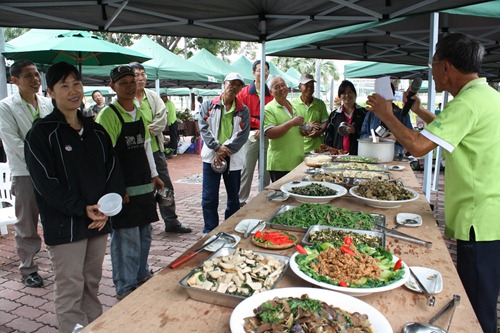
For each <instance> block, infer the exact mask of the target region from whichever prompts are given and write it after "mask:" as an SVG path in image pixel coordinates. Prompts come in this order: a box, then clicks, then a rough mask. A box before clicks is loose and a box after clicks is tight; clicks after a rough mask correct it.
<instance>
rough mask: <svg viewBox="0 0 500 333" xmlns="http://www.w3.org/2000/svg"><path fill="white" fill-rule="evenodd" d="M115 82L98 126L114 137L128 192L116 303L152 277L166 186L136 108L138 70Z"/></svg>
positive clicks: (116, 262) (115, 258) (115, 238)
mask: <svg viewBox="0 0 500 333" xmlns="http://www.w3.org/2000/svg"><path fill="white" fill-rule="evenodd" d="M110 77H111V83H110V87H111V88H112V89H113V90H114V91H115V92H116V99H115V100H114V101H113V102H112V103H111V104H110V105H109V106H107V107H106V108H104V109H103V110H102V111H101V112H100V113H99V115H98V116H97V119H96V122H97V123H99V124H101V125H102V126H103V127H104V129H105V130H106V132H108V134H109V136H110V137H111V141H112V143H113V147H114V150H115V153H116V155H117V156H118V160H119V161H120V166H121V169H122V172H123V177H124V181H125V186H126V194H125V199H124V205H123V208H122V210H121V212H120V213H119V214H118V215H116V216H112V217H110V221H111V227H112V228H113V233H112V234H111V245H110V252H111V264H112V267H113V283H114V285H115V288H116V298H118V299H120V300H121V299H123V298H125V297H126V296H127V295H128V294H130V293H131V292H132V291H134V290H135V289H136V288H137V287H138V286H139V285H140V284H141V283H143V282H145V281H146V280H148V279H149V278H150V277H151V272H150V270H149V265H148V255H149V249H150V247H151V223H152V222H156V221H158V213H157V212H156V201H155V199H154V190H155V189H161V188H163V186H164V184H163V182H162V181H161V179H160V178H159V177H158V172H157V171H156V165H155V162H154V157H153V151H152V149H151V135H150V133H149V130H148V126H147V124H146V121H145V117H144V115H143V114H142V112H141V110H140V109H139V107H138V105H137V104H136V102H135V94H136V90H137V83H136V82H135V73H134V70H133V69H132V68H131V67H130V66H118V67H115V68H113V69H112V70H111V73H110Z"/></svg>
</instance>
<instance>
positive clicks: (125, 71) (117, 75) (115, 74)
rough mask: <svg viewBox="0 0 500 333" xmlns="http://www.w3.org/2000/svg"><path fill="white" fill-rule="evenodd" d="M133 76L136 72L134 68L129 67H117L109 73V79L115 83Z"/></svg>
mask: <svg viewBox="0 0 500 333" xmlns="http://www.w3.org/2000/svg"><path fill="white" fill-rule="evenodd" d="M127 75H131V76H135V73H134V70H133V69H132V67H130V66H127V65H120V66H116V67H115V68H113V69H112V70H111V72H110V73H109V77H110V78H111V82H113V83H115V82H116V81H118V80H120V79H121V78H123V77H125V76H127Z"/></svg>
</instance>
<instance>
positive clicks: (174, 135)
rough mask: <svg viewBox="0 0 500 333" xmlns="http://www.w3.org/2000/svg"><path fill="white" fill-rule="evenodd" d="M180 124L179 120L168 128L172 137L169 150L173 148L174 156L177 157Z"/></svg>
mask: <svg viewBox="0 0 500 333" xmlns="http://www.w3.org/2000/svg"><path fill="white" fill-rule="evenodd" d="M178 127H179V126H178V122H177V120H176V121H175V122H174V123H173V124H172V125H169V126H168V133H169V135H170V143H169V144H168V148H171V149H172V150H173V151H174V155H177V146H178V144H179V130H178Z"/></svg>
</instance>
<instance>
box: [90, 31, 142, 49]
mask: <svg viewBox="0 0 500 333" xmlns="http://www.w3.org/2000/svg"><path fill="white" fill-rule="evenodd" d="M92 33H93V34H94V35H97V36H101V37H102V38H103V39H105V40H107V41H108V42H111V43H115V44H118V45H121V46H130V45H132V44H134V40H135V39H139V38H140V37H141V35H138V34H122V33H114V32H103V31H93V32H92Z"/></svg>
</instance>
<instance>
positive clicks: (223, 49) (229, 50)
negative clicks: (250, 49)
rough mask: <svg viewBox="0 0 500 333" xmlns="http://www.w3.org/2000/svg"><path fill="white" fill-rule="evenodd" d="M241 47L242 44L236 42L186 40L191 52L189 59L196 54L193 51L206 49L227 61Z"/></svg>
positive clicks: (199, 39)
mask: <svg viewBox="0 0 500 333" xmlns="http://www.w3.org/2000/svg"><path fill="white" fill-rule="evenodd" d="M240 45H241V42H238V41H234V40H219V39H207V38H186V48H187V49H188V50H189V51H188V57H191V56H192V55H193V53H195V52H193V51H192V50H201V49H206V50H207V51H209V52H210V53H212V54H214V55H216V56H218V57H220V58H221V59H222V60H224V61H227V58H228V56H230V55H231V54H233V53H234V52H235V51H238V49H239V47H240Z"/></svg>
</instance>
